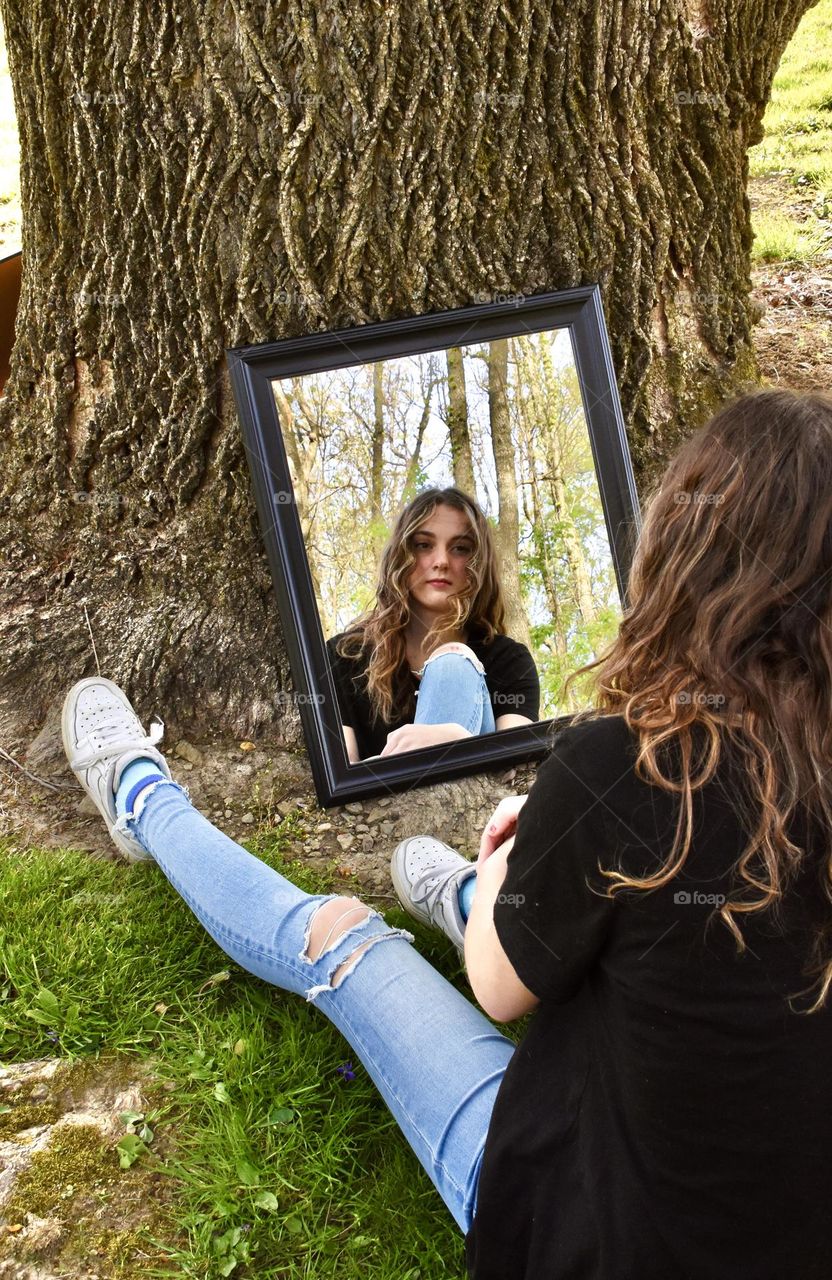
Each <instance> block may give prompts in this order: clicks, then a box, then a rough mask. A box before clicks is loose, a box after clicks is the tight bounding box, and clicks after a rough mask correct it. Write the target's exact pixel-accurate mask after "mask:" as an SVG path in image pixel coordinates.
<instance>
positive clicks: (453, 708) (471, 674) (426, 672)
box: [413, 644, 496, 736]
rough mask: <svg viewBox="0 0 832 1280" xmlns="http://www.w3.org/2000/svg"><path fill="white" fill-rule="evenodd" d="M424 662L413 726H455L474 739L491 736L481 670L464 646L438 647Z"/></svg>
mask: <svg viewBox="0 0 832 1280" xmlns="http://www.w3.org/2000/svg"><path fill="white" fill-rule="evenodd" d="M440 648H441V649H442V650H443V652H442V653H434V654H431V656H430V657H429V658H427V659H426V660H425V664H424V666H423V667H422V671H421V681H420V684H419V688H418V689H417V691H416V714H415V716H414V717H413V723H414V724H448V723H453V724H459V725H462V727H463V729H467V730H468V732H469V733H470V734H472V735H473V736H476V735H477V734H481V733H494V731H495V728H496V726H495V723H494V709H493V707H492V706H491V696H490V694H489V692H488V685H487V683H486V679H485V668H484V667H483V665H482V662H481V661H480V659H479V658H478V657H477V655H476V654H475V653H474V651H473V649H471V648H469V646H468V645H466V644H454V646H453V649H451V648H450V647H449V646H445V645H442V646H440Z"/></svg>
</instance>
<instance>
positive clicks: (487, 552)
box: [336, 485, 505, 722]
mask: <svg viewBox="0 0 832 1280" xmlns="http://www.w3.org/2000/svg"><path fill="white" fill-rule="evenodd" d="M440 504H441V505H444V506H448V507H455V508H456V509H457V511H461V512H462V513H463V515H465V516H466V518H467V520H468V525H469V529H468V532H469V534H470V535H471V537H472V538H473V541H474V550H473V553H472V555H471V557H470V559H469V561H468V563H467V565H466V578H467V581H466V584H465V587H464V588H463V590H462V591H460V592H458V593H452V594H450V595H449V596H448V608H447V609H446V610H445V612H444V613H443V614H441V615H440V616H438V617H437V618H436V619H435V620H434V622H433V625H432V626H431V628H430V630H429V631H428V632H427V634H426V636H425V639H424V641H423V652H424V655H425V659H427V658H428V657H429V656H430V653H431V651H432V650H433V649H435V648H436V646H437V645H438V644H440V643H442V635H443V634H447V632H448V631H449V630H453V631H456V630H459V629H461V628H462V627H465V628H466V629H467V631H468V633H469V634H470V633H471V632H476V633H477V635H478V636H479V638H481V639H482V640H483V641H484V642H485V643H488V642H489V641H490V640H491V639H492V638H493V636H495V635H502V634H504V633H505V606H504V604H503V597H502V594H501V592H500V579H499V565H498V560H497V551H496V547H495V546H494V539H493V538H492V535H491V528H490V526H489V524H488V521H487V520H486V518H485V516H484V515H483V513H482V511H481V510H480V507H479V505H478V504H477V502H476V501H475V500H474V499H473V498H471V497H469V495H468V494H467V493H465V492H464V491H463V490H462V489H458V488H457V487H456V486H455V485H450V486H449V487H447V488H445V489H440V488H436V487H433V488H429V489H423V490H422V491H421V493H418V494H417V495H416V497H415V498H413V499H412V500H411V501H410V502H409V503H408V504H407V505H406V506H405V507H404V508H403V509H402V511H401V512H400V513H399V516H398V519H397V520H396V523H395V526H394V527H393V531H392V533H391V534H390V537H389V539H388V540H387V544H386V546H385V548H384V551H383V552H382V556H381V560H380V562H379V568H378V578H377V583H376V600H375V603H374V604H373V606H372V607H371V608H370V609H368V610H366V611H365V612H364V613H362V614H361V615H360V616H359V617H358V618H356V619H355V621H353V622H351V623H350V625H349V626H348V627H347V628H346V630H345V633H344V635H343V637H342V638H341V640H339V642H338V644H337V646H336V650H337V652H338V653H339V654H341V656H342V657H345V658H356V657H358V656H359V655H360V654H361V653H362V651H364V650H366V649H368V648H369V650H370V661H369V665H368V667H367V693H368V695H369V698H370V703H371V705H372V707H373V712H374V715H375V717H376V719H381V720H383V721H386V722H390V721H391V720H392V719H393V708H394V707H395V708H396V711H397V713H398V714H401V715H402V716H403V717H404V718H405V719H412V718H413V716H414V715H415V711H416V696H415V689H414V687H413V680H412V679H411V677H410V668H409V665H408V660H407V640H406V636H405V630H406V627H407V624H408V621H409V620H410V616H411V609H410V592H409V590H408V587H407V585H406V584H407V581H408V578H409V575H410V571H411V569H412V568H413V565H414V564H415V562H416V556H415V555H414V552H413V543H414V541H415V538H416V534H417V533H418V532H419V530H420V529H421V527H422V526H423V525H424V523H425V522H426V521H427V520H429V519H430V517H431V516H432V515H433V513H434V511H435V510H436V508H437V507H438V506H439V505H440Z"/></svg>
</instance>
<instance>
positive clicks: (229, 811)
mask: <svg viewBox="0 0 832 1280" xmlns="http://www.w3.org/2000/svg"><path fill="white" fill-rule="evenodd" d="M225 816H226V818H230V817H231V810H230V809H226V811H225Z"/></svg>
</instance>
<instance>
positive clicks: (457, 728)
mask: <svg viewBox="0 0 832 1280" xmlns="http://www.w3.org/2000/svg"><path fill="white" fill-rule="evenodd" d="M470 737H471V734H470V733H468V732H467V731H466V730H465V729H463V727H462V725H461V724H454V723H453V722H452V721H448V723H447V724H403V725H402V727H401V728H400V729H393V731H392V732H391V733H388V735H387V743H386V745H385V747H384V750H383V751H382V752H381V753H380V754H381V755H382V756H397V755H400V754H401V752H403V751H418V749H419V748H420V747H434V746H436V745H437V744H438V743H440V742H456V741H457V739H459V738H470Z"/></svg>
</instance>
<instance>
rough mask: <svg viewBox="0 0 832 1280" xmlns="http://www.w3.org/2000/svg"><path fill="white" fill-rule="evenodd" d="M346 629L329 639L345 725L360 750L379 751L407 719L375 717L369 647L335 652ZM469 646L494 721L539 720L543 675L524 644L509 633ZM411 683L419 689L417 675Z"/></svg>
mask: <svg viewBox="0 0 832 1280" xmlns="http://www.w3.org/2000/svg"><path fill="white" fill-rule="evenodd" d="M343 635H344V632H343V631H341V632H339V633H338V635H336V636H332V637H331V638H330V639H329V640H327V642H326V648H327V654H328V656H329V661H330V665H331V668H332V675H333V679H334V681H335V689H336V693H337V694H338V701H339V703H340V707H341V723H342V724H347V725H350V726H351V728H352V729H354V730H355V736H356V740H357V742H358V753H359V756H360V758H361V759H362V760H363V759H364V758H365V757H366V756H373V755H379V754H380V752H381V751H382V750H383V749H384V747H385V746H386V745H387V735H388V734H389V733H392V732H393V730H394V729H400V728H401V727H402V725H405V724H412V723H413V720H412V717H411V719H409V720H406V719H403V718H401V717H394V719H393V720H391V721H384V720H376V721H375V722H374V721H373V715H372V707H371V704H370V699H369V697H368V695H367V666H368V665H369V660H370V659H369V651H368V652H367V653H365V654H363V655H362V656H361V657H360V658H356V659H353V660H352V661H351V660H350V659H349V658H342V657H340V656H339V655H338V654H337V653H336V652H335V646H336V644H337V643H338V642H339V641H340V640H341V639H342V637H343ZM466 644H467V645H468V647H469V648H470V649H473V651H474V653H475V654H476V655H477V657H478V658H479V660H480V662H481V663H482V665H483V667H484V668H485V680H486V684H487V685H488V691H489V694H490V697H491V707H492V710H493V712H494V720H495V722H496V721H497V719H498V717H499V716H504V715H518V716H528V718H529V719H530V720H532V721H536V720H537V718H538V715H539V711H540V679H539V677H538V674H537V668H536V666H535V664H534V659H533V657H532V655H531V654H530V653H529V650H528V649H527V648H526V646H525V645H524V644H520V643H519V641H517V640H512V639H511V637H510V636H504V635H498V636H494V637H493V638H492V640H491V642H490V643H489V644H486V643H485V642H484V641H483V640H482V639H481V638H480V637H479V636H477V635H469V638H468V640H467V641H466ZM410 678H411V680H412V681H413V687H414V688H418V686H419V678H418V677H417V676H415V675H413V674H412V673H411V676H410Z"/></svg>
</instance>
